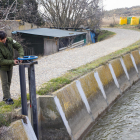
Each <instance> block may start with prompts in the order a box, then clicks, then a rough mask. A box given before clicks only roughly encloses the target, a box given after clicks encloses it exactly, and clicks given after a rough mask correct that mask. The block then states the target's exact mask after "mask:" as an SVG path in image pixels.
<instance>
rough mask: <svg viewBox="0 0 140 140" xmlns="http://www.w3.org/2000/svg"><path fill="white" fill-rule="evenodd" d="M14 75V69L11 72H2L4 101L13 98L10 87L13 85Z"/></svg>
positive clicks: (0, 71) (0, 72) (0, 73)
mask: <svg viewBox="0 0 140 140" xmlns="http://www.w3.org/2000/svg"><path fill="white" fill-rule="evenodd" d="M12 73H13V69H12V70H10V71H3V70H0V76H1V84H2V90H3V99H4V100H5V99H9V98H11V95H10V85H11V79H12Z"/></svg>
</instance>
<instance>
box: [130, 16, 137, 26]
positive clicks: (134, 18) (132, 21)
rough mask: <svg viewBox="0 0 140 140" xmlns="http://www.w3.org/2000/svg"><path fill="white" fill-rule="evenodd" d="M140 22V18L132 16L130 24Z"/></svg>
mask: <svg viewBox="0 0 140 140" xmlns="http://www.w3.org/2000/svg"><path fill="white" fill-rule="evenodd" d="M138 24H139V18H137V17H132V18H131V23H130V25H138Z"/></svg>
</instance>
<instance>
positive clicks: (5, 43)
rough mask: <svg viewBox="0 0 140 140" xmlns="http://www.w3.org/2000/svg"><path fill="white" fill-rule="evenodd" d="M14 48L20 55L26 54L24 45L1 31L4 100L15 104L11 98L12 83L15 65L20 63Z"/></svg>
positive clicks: (0, 69) (0, 52)
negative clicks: (14, 58)
mask: <svg viewBox="0 0 140 140" xmlns="http://www.w3.org/2000/svg"><path fill="white" fill-rule="evenodd" d="M13 49H16V50H17V51H18V53H19V57H23V56H24V51H23V48H22V46H21V45H20V44H19V43H17V42H16V41H15V40H13V39H12V38H10V37H8V38H7V35H6V33H5V32H4V31H0V76H1V83H2V90H3V101H5V103H6V104H13V103H14V102H13V99H11V94H10V85H11V79H12V73H13V65H14V64H18V60H13V55H14V54H13Z"/></svg>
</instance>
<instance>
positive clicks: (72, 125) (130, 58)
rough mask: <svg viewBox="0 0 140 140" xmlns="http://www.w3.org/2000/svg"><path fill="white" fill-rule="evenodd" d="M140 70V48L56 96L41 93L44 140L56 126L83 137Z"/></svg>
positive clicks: (108, 63)
mask: <svg viewBox="0 0 140 140" xmlns="http://www.w3.org/2000/svg"><path fill="white" fill-rule="evenodd" d="M139 72H140V51H139V50H135V51H132V52H130V53H128V54H125V55H123V56H121V57H118V58H115V59H113V60H111V61H109V62H107V63H106V64H105V65H102V66H99V67H98V68H96V69H94V70H93V71H92V72H90V73H88V74H86V75H84V76H82V77H80V78H79V79H77V80H76V81H74V82H72V83H71V84H69V85H66V86H65V87H63V88H61V89H60V90H58V91H56V92H54V93H53V94H52V95H46V96H38V118H39V119H38V120H39V124H40V125H39V126H40V127H39V130H40V139H44V137H46V139H47V136H48V135H47V132H49V130H50V129H51V130H54V132H56V133H57V131H56V129H64V131H63V132H65V130H66V132H67V134H68V137H70V138H71V139H73V140H77V139H81V138H82V136H83V134H84V133H85V132H86V131H87V130H88V129H89V128H90V126H91V125H92V124H93V123H94V122H95V121H96V120H97V119H98V118H99V116H100V115H101V114H102V113H103V112H104V111H105V110H106V109H107V108H108V107H109V106H111V105H112V103H113V102H114V101H115V100H116V99H117V98H118V97H120V96H121V95H122V94H123V93H124V92H125V91H126V90H127V89H128V88H130V87H131V86H132V84H133V83H135V82H136V81H137V80H138V79H139V78H140V75H139ZM29 112H30V111H29ZM29 114H30V113H29ZM29 116H31V115H29ZM29 118H31V117H29ZM45 134H46V135H45ZM53 135H55V133H53Z"/></svg>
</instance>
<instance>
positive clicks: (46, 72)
mask: <svg viewBox="0 0 140 140" xmlns="http://www.w3.org/2000/svg"><path fill="white" fill-rule="evenodd" d="M105 30H109V31H112V32H115V33H116V35H115V36H114V37H112V38H110V39H107V40H104V41H101V42H98V43H95V44H91V45H87V46H84V47H81V48H74V49H69V50H65V51H61V52H58V53H55V54H52V55H49V56H44V57H42V58H40V59H39V60H38V65H35V72H36V86H37V88H39V86H40V85H41V84H43V83H45V82H47V81H49V80H50V79H52V78H56V77H58V76H60V75H62V74H64V73H66V72H67V71H68V70H70V69H73V68H77V67H79V66H81V65H84V64H86V63H89V62H91V61H93V60H95V59H98V58H100V57H102V56H105V55H107V54H109V53H111V52H114V51H116V50H119V49H121V48H125V47H127V46H129V45H131V44H132V43H134V42H136V41H138V40H140V32H138V31H133V30H126V29H115V28H105ZM27 78H28V77H27V70H26V79H27ZM27 81H28V80H27ZM26 83H27V89H28V82H26ZM0 85H1V82H0ZM27 92H28V90H27ZM28 93H29V92H28ZM11 96H12V98H14V99H16V98H18V97H19V96H20V83H19V71H18V66H15V67H14V69H13V78H12V85H11ZM1 100H2V89H1V86H0V101H1Z"/></svg>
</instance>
